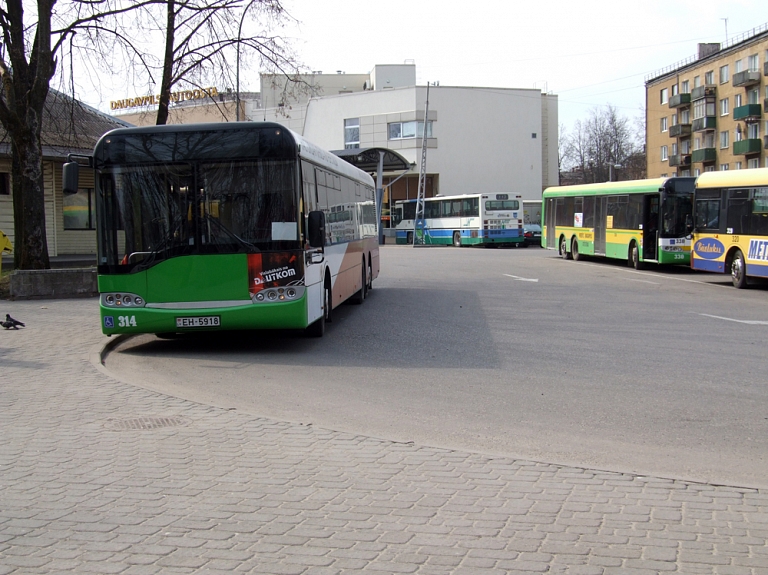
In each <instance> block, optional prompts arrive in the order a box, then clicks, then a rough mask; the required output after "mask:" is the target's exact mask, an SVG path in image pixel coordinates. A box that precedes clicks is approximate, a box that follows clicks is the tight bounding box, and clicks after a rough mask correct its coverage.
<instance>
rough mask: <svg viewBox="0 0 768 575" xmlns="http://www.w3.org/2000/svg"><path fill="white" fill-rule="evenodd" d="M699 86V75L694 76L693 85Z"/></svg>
mask: <svg viewBox="0 0 768 575" xmlns="http://www.w3.org/2000/svg"><path fill="white" fill-rule="evenodd" d="M699 86H701V77H700V76H694V77H693V87H694V88H698V87H699Z"/></svg>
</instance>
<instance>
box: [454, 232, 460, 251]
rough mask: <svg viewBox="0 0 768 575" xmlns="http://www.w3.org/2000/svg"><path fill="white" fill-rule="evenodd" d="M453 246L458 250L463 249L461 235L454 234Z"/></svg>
mask: <svg viewBox="0 0 768 575" xmlns="http://www.w3.org/2000/svg"><path fill="white" fill-rule="evenodd" d="M453 245H454V246H456V247H457V248H460V247H461V233H460V232H453Z"/></svg>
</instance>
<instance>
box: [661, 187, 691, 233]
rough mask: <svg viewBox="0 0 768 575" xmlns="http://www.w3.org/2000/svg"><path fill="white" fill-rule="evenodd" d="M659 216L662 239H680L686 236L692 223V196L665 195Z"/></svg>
mask: <svg viewBox="0 0 768 575" xmlns="http://www.w3.org/2000/svg"><path fill="white" fill-rule="evenodd" d="M661 214H662V216H661V237H662V238H681V237H683V236H686V235H688V234H689V233H690V231H691V225H692V222H693V197H692V195H691V194H684V195H672V194H665V195H664V199H663V203H662V212H661Z"/></svg>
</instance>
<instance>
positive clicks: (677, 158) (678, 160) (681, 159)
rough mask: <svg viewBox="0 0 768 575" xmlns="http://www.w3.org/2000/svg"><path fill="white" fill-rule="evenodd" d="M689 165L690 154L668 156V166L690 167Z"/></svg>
mask: <svg viewBox="0 0 768 575" xmlns="http://www.w3.org/2000/svg"><path fill="white" fill-rule="evenodd" d="M690 165H691V155H690V154H675V155H674V156H669V166H670V167H673V166H690Z"/></svg>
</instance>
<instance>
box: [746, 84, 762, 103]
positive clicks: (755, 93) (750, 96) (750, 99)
mask: <svg viewBox="0 0 768 575" xmlns="http://www.w3.org/2000/svg"><path fill="white" fill-rule="evenodd" d="M758 103H760V88H755V89H754V90H750V91H749V92H747V104H758Z"/></svg>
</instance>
